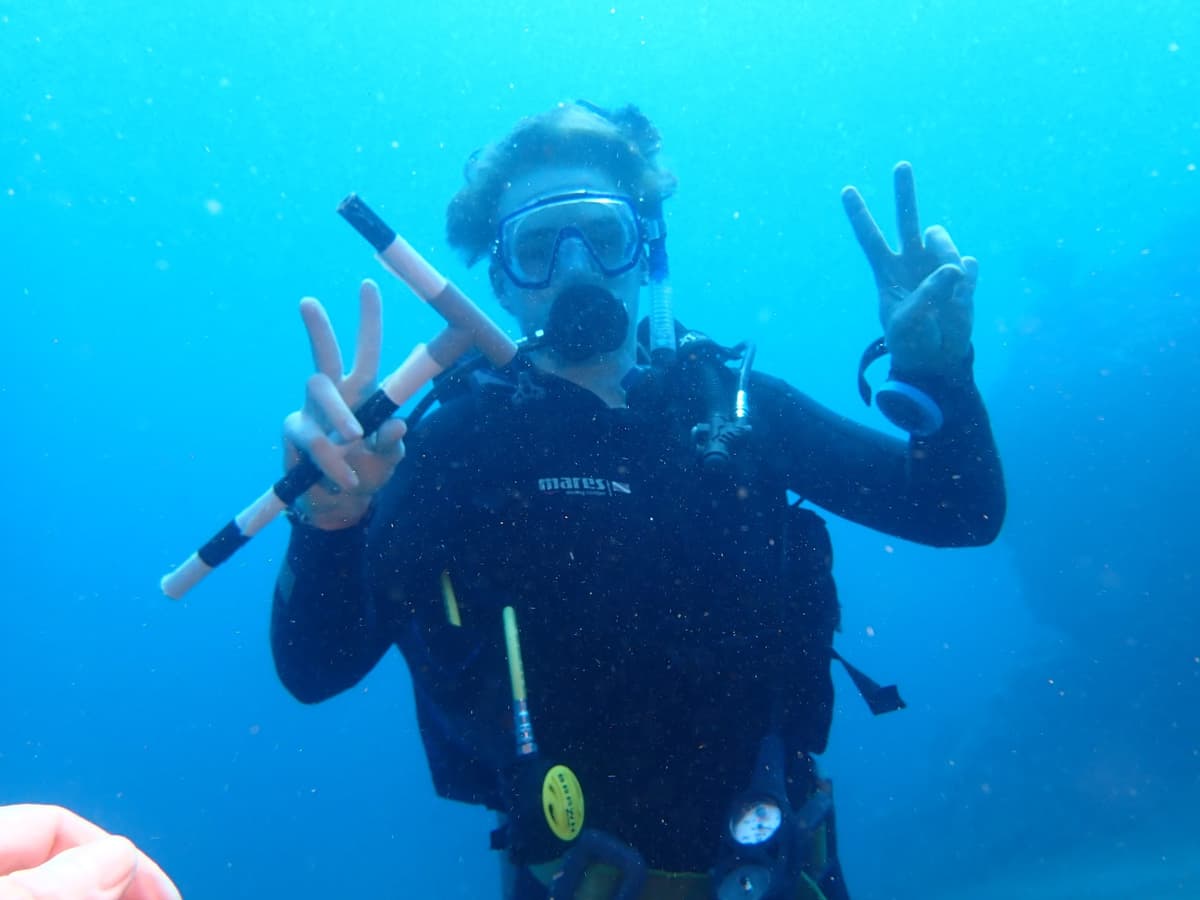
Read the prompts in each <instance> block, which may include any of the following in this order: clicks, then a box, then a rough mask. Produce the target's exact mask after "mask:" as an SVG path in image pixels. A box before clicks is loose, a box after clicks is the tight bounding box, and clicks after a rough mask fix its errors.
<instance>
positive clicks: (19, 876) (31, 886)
mask: <svg viewBox="0 0 1200 900" xmlns="http://www.w3.org/2000/svg"><path fill="white" fill-rule="evenodd" d="M137 864H138V853H137V849H136V848H135V847H134V846H133V844H132V843H131V842H130V841H129V839H128V838H123V837H117V836H114V835H109V836H107V837H104V838H101V839H100V840H96V841H92V842H90V843H87V844H83V845H81V846H79V847H72V848H71V849H70V850H64V851H63V852H62V853H60V854H58V855H57V856H55V857H54V858H52V859H49V860H47V861H46V862H44V863H42V864H41V865H40V866H37V867H36V868H33V869H24V870H21V871H18V872H13V873H12V874H11V875H7V876H5V877H3V878H0V900H26V898H36V897H55V898H62V900H76V898H78V900H82V898H87V900H120V898H121V897H122V896H123V895H124V894H125V891H126V889H127V888H128V887H129V886H130V884H131V883H132V882H133V876H134V874H135V873H136V872H137Z"/></svg>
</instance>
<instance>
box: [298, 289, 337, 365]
mask: <svg viewBox="0 0 1200 900" xmlns="http://www.w3.org/2000/svg"><path fill="white" fill-rule="evenodd" d="M300 318H302V319H303V320H304V327H305V329H306V330H307V331H308V343H309V346H310V347H311V349H312V358H313V365H314V366H315V367H316V370H317V371H318V372H320V373H321V374H323V375H325V376H326V377H328V378H329V379H331V380H332V381H334V382H338V381H341V380H342V372H343V369H342V351H341V349H340V348H339V347H338V342H337V335H335V334H334V331H333V323H331V322H330V321H329V316H328V314H327V313H326V312H325V307H324V306H322V305H321V302H320V301H319V300H317V298H316V297H305V298H304V299H303V300H301V301H300Z"/></svg>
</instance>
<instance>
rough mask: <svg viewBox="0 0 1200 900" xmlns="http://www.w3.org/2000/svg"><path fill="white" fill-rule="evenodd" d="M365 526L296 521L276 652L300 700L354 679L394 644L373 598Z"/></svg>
mask: <svg viewBox="0 0 1200 900" xmlns="http://www.w3.org/2000/svg"><path fill="white" fill-rule="evenodd" d="M366 531H367V529H366V525H365V524H360V525H356V526H353V527H351V528H346V529H342V530H339V531H321V530H320V529H318V528H313V527H312V526H310V525H304V524H301V523H297V524H295V525H293V530H292V537H291V541H290V542H289V543H288V548H287V558H286V560H285V562H284V565H283V568H282V570H281V571H280V573H279V578H278V580H277V581H276V584H275V597H274V602H273V604H272V607H271V653H272V655H273V657H274V660H275V671H276V672H277V673H278V675H279V680H280V681H282V682H283V685H284V687H286V688H287V689H288V691H290V692H291V694H292V695H293V696H295V697H296V699H298V700H300V701H301V702H304V703H317V702H319V701H321V700H325V699H327V698H329V697H332V696H333V695H334V694H337V693H340V692H341V691H344V690H346V689H347V688H350V687H353V686H354V685H355V684H357V683H358V682H359V680H361V679H362V678H363V676H365V675H366V674H367V673H368V672H370V671H371V669H372V668H373V667H374V666H375V664H376V663H377V662H379V659H380V657H382V656H383V654H384V653H385V652H386V650H387V649H388V646H389V644H390V641H389V640H388V638H387V636H386V634H385V630H384V629H383V628H381V627H379V624H378V622H377V615H376V610H375V608H374V604H373V603H372V601H371V593H370V587H369V582H368V574H367V563H366V559H367V556H366V555H367V539H366Z"/></svg>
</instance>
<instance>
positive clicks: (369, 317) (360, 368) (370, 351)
mask: <svg viewBox="0 0 1200 900" xmlns="http://www.w3.org/2000/svg"><path fill="white" fill-rule="evenodd" d="M382 344H383V301H382V299H381V298H380V294H379V285H377V284H376V283H375V282H374V281H372V280H371V279H369V278H367V279H364V280H363V283H362V286H361V287H360V288H359V290H358V346H357V347H356V348H355V351H354V368H353V369H351V370H350V375H349V377H348V378H347V379H346V381H347V387H348V388H349V393H350V394H351V395H352V396H356V395H357V394H358V393H359V392H362V391H365V390H367V389H369V388H370V387H372V386H373V385H374V384H375V381H376V379H377V378H378V377H379V356H380V353H381V347H382Z"/></svg>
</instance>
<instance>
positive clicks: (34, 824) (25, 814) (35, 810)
mask: <svg viewBox="0 0 1200 900" xmlns="http://www.w3.org/2000/svg"><path fill="white" fill-rule="evenodd" d="M107 834H108V832H107V831H105V830H104V829H103V828H101V827H100V826H99V825H96V824H95V823H93V822H89V821H88V820H87V819H85V818H83V817H82V816H79V815H76V814H75V813H73V812H71V811H70V810H69V809H64V808H63V807H61V806H48V805H44V804H40V803H17V804H13V805H11V806H0V873H8V872H12V871H15V870H16V869H29V868H32V867H33V866H39V865H41V864H42V863H44V862H45V861H46V860H48V859H50V857H52V856H54V855H55V854H57V853H61V852H62V851H63V850H66V849H68V848H69V847H77V846H79V845H80V844H86V843H87V842H88V841H95V840H99V839H100V838H102V837H105V836H106V835H107Z"/></svg>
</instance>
